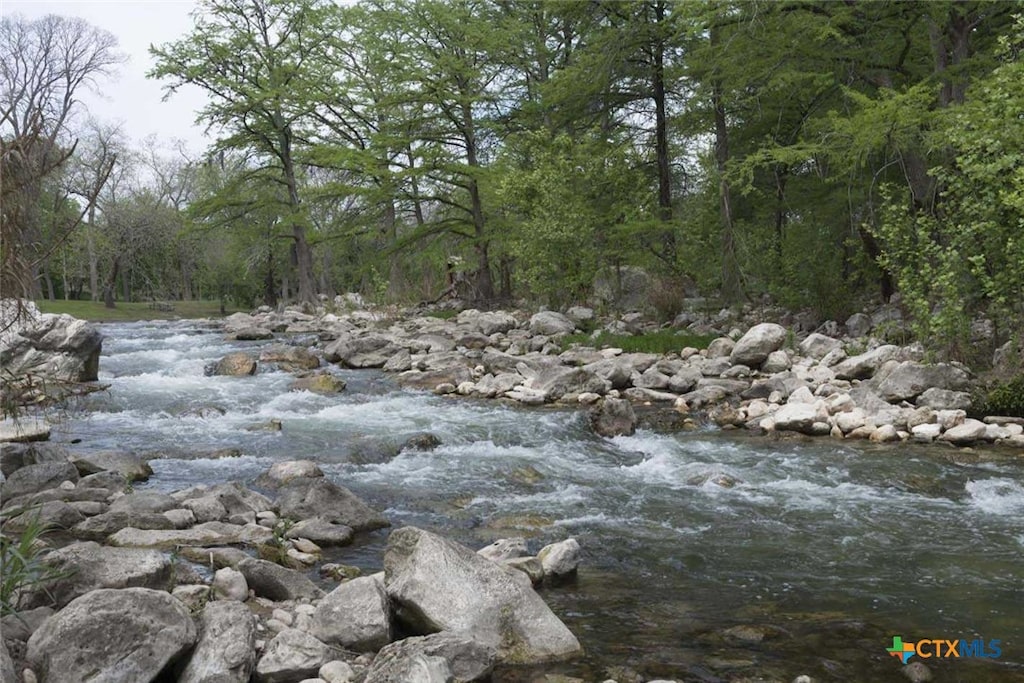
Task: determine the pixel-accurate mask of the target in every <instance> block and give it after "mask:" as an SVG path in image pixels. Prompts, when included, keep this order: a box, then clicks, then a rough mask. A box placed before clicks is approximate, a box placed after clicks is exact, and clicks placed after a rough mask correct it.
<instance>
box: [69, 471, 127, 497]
mask: <svg viewBox="0 0 1024 683" xmlns="http://www.w3.org/2000/svg"><path fill="white" fill-rule="evenodd" d="M127 486H128V480H127V479H125V477H124V475H123V474H121V473H120V472H111V471H105V472H97V473H96V474H88V475H86V476H84V477H82V478H81V479H79V480H78V484H76V487H77V488H80V489H84V488H99V489H107V490H108V491H110V492H111V493H113V492H115V491H116V492H123V491H124V490H125V488H127Z"/></svg>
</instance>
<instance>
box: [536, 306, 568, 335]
mask: <svg viewBox="0 0 1024 683" xmlns="http://www.w3.org/2000/svg"><path fill="white" fill-rule="evenodd" d="M575 330H576V323H574V322H573V321H571V320H569V318H567V317H565V316H564V315H562V314H561V313H556V312H555V311H540V312H539V313H534V314H533V316H532V317H531V318H530V332H532V333H533V334H543V335H545V336H548V337H553V336H555V335H559V334H572V333H573V332H574V331H575Z"/></svg>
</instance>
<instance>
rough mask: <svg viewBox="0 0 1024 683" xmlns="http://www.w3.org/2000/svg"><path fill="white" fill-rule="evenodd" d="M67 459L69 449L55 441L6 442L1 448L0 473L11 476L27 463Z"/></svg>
mask: <svg viewBox="0 0 1024 683" xmlns="http://www.w3.org/2000/svg"><path fill="white" fill-rule="evenodd" d="M67 461H68V451H67V449H66V448H64V447H63V446H59V445H57V444H53V443H45V442H39V441H35V442H32V443H6V444H4V446H3V447H2V448H0V473H2V474H3V475H4V476H5V477H9V476H11V475H12V474H14V472H16V471H17V470H20V469H21V468H22V467H25V466H26V465H40V464H42V463H46V462H57V463H60V462H67Z"/></svg>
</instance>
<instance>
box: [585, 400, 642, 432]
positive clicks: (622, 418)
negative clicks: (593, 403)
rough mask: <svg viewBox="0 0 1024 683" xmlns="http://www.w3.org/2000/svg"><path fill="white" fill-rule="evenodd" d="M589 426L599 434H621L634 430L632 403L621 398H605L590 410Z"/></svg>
mask: <svg viewBox="0 0 1024 683" xmlns="http://www.w3.org/2000/svg"><path fill="white" fill-rule="evenodd" d="M589 417H590V426H591V428H592V429H593V430H594V432H595V433H596V434H597V435H599V436H609V437H610V436H623V435H626V436H628V435H630V434H633V433H634V432H635V431H636V423H637V419H636V413H635V412H634V411H633V404H631V403H630V402H629V401H627V400H625V399H622V398H606V399H604V400H603V401H602V402H601V404H600V405H599V406H597V407H596V408H594V409H593V410H592V411H590V416H589Z"/></svg>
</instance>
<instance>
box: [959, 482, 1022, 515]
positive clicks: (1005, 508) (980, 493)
mask: <svg viewBox="0 0 1024 683" xmlns="http://www.w3.org/2000/svg"><path fill="white" fill-rule="evenodd" d="M964 490H965V491H967V494H968V495H969V496H970V498H969V500H968V503H969V504H970V505H971V507H973V508H976V509H978V510H981V511H982V512H985V513H988V514H990V515H1000V516H1011V515H1019V514H1021V513H1022V512H1024V486H1022V485H1021V484H1020V483H1019V482H1016V481H1014V480H1012V479H1003V478H998V479H981V480H974V481H969V482H967V484H965V485H964Z"/></svg>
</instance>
